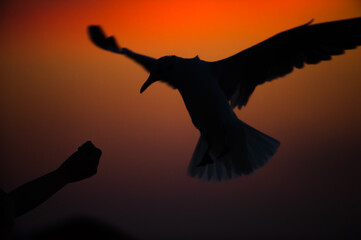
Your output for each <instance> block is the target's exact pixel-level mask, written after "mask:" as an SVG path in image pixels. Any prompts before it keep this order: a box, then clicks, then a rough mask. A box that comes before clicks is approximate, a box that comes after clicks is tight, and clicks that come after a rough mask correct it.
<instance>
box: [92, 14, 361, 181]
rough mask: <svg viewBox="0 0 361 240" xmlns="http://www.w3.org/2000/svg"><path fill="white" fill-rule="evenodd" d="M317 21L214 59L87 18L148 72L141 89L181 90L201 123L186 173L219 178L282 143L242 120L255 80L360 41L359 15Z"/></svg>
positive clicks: (249, 168)
mask: <svg viewBox="0 0 361 240" xmlns="http://www.w3.org/2000/svg"><path fill="white" fill-rule="evenodd" d="M311 23H312V21H310V22H308V23H306V24H304V25H301V26H299V27H296V28H293V29H290V30H287V31H284V32H281V33H279V34H277V35H275V36H273V37H271V38H269V39H267V40H265V41H263V42H261V43H259V44H257V45H255V46H253V47H250V48H248V49H246V50H244V51H241V52H239V53H237V54H235V55H233V56H231V57H229V58H226V59H223V60H219V61H215V62H207V61H203V60H200V59H199V58H198V56H197V57H195V58H192V59H185V58H180V57H177V56H164V57H161V58H159V59H154V58H151V57H148V56H144V55H141V54H137V53H135V52H133V51H130V50H129V49H126V48H121V47H120V46H119V45H118V44H117V42H116V40H115V38H114V37H113V36H110V37H107V36H106V35H105V34H104V32H103V31H102V29H101V27H100V26H95V25H93V26H89V27H88V33H89V37H90V39H91V41H92V42H93V43H94V44H95V45H96V46H98V47H100V48H102V49H104V50H107V51H111V52H114V53H118V54H123V55H125V56H127V57H129V58H131V59H133V60H134V61H135V62H137V63H138V64H140V65H142V66H143V67H144V68H145V69H146V70H147V71H148V72H150V75H149V78H148V79H147V80H146V82H145V83H144V85H143V86H142V88H141V90H140V92H141V93H142V92H143V91H144V90H145V89H146V88H147V87H149V86H150V85H151V84H152V83H154V82H156V81H158V80H160V81H162V82H166V83H168V84H169V85H170V86H171V87H173V88H175V89H177V90H178V91H179V92H180V94H181V96H182V98H183V100H184V103H185V105H186V108H187V110H188V112H189V114H190V116H191V119H192V122H193V124H194V126H195V127H196V128H197V129H198V130H199V131H200V138H199V141H198V144H197V146H196V148H195V151H194V153H193V156H192V159H191V162H190V164H189V167H188V175H190V176H191V177H196V178H200V179H202V180H205V181H216V182H218V181H226V180H229V179H233V178H237V177H239V176H241V175H248V174H250V173H252V172H253V171H254V170H255V169H257V168H260V167H261V166H263V165H264V164H265V163H267V161H268V160H269V158H270V157H272V156H273V155H274V154H275V152H276V150H277V148H278V147H279V142H278V141H277V140H275V139H273V138H271V137H269V136H267V135H265V134H264V133H261V132H260V131H258V130H256V129H254V128H252V127H250V126H249V125H247V124H246V123H244V122H242V121H241V120H239V119H238V118H237V116H236V114H235V113H234V112H233V108H234V107H238V108H239V109H240V108H241V107H242V106H245V105H246V104H247V102H248V99H249V97H250V96H251V94H252V93H253V91H254V89H255V88H256V86H258V85H260V84H262V83H264V82H267V81H271V80H273V79H276V78H279V77H283V76H285V75H286V74H289V73H291V72H292V71H293V69H294V67H296V68H303V67H304V64H305V63H307V64H316V63H319V62H321V61H326V60H330V59H331V56H333V55H341V54H343V53H344V51H345V50H346V49H354V48H356V47H357V46H358V45H361V17H359V18H354V19H347V20H340V21H334V22H326V23H321V24H312V25H311Z"/></svg>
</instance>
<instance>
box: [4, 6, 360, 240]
mask: <svg viewBox="0 0 361 240" xmlns="http://www.w3.org/2000/svg"><path fill="white" fill-rule="evenodd" d="M0 8H1V10H0V34H1V38H0V50H1V55H0V79H1V80H0V113H1V120H0V121H1V125H0V156H1V159H0V187H1V188H2V189H4V190H5V191H11V190H12V189H14V188H15V187H17V186H19V185H20V184H22V183H25V182H26V181H29V180H32V179H34V178H36V177H39V176H41V175H43V174H45V173H47V172H49V171H51V170H54V169H55V168H57V167H58V166H59V165H60V164H61V163H62V162H63V161H64V160H65V159H66V158H67V157H68V156H70V154H71V153H73V152H74V151H75V150H76V149H77V147H78V146H80V145H81V144H82V143H83V142H85V141H86V140H92V141H93V143H94V144H95V145H96V146H97V147H99V148H101V149H102V151H103V156H102V158H101V162H100V164H99V170H98V174H97V175H96V176H94V177H93V178H91V179H87V180H85V181H83V182H80V183H76V184H73V185H69V186H66V187H65V188H64V189H62V190H61V191H60V192H59V193H57V194H56V195H55V196H53V197H52V198H51V199H50V200H49V201H48V202H46V203H45V204H43V205H42V206H40V207H39V208H37V209H35V210H34V211H32V212H31V213H29V214H27V215H25V216H23V217H21V218H19V219H17V220H16V223H15V232H16V233H18V234H27V233H29V232H31V231H32V230H33V229H37V228H41V227H44V226H46V225H47V224H49V223H53V222H56V221H58V220H61V219H65V218H66V217H69V216H74V215H90V216H94V217H96V218H99V219H102V220H104V221H107V222H109V223H110V224H112V225H114V226H116V227H118V228H120V229H122V230H124V232H126V233H129V234H131V235H132V236H134V237H136V238H139V239H153V238H154V237H158V238H161V239H164V238H168V239H178V238H179V239H191V237H195V236H196V237H198V239H202V238H207V239H221V238H222V237H224V239H226V238H227V239H233V238H234V239H239V238H240V237H242V236H252V237H255V238H254V239H256V237H261V236H278V235H280V234H281V235H282V234H283V236H293V235H294V234H296V233H300V232H301V233H302V234H304V235H307V236H308V235H312V236H314V235H317V234H318V235H322V234H324V235H325V234H326V235H327V234H330V232H332V229H334V226H336V225H338V226H339V224H338V221H340V220H339V219H344V218H345V216H346V218H347V219H353V216H354V215H353V214H361V205H360V203H361V191H360V189H361V187H360V182H361V181H360V180H361V178H360V174H359V172H358V169H360V167H361V163H360V154H361V152H360V151H361V150H360V147H359V146H360V144H361V127H360V122H361V111H360V104H361V95H360V92H361V48H358V49H356V50H352V51H346V54H345V55H342V56H337V57H334V58H333V60H332V61H329V62H323V63H320V64H318V65H312V66H306V67H305V68H304V69H302V70H295V71H294V72H293V73H292V74H290V75H287V76H286V77H284V78H281V79H278V80H276V81H273V82H271V83H267V84H264V85H262V86H259V87H258V88H257V89H256V91H255V92H254V94H253V95H252V97H251V98H250V101H249V103H248V105H247V107H246V108H244V109H242V110H241V111H238V110H236V113H237V115H238V116H239V117H240V118H241V119H242V120H244V121H245V122H247V123H248V124H249V125H251V126H253V127H255V128H256V129H259V130H261V131H262V132H265V133H267V134H268V135H270V136H272V137H274V138H276V139H278V140H279V141H280V142H281V146H280V148H279V150H278V152H277V154H276V155H275V156H274V157H273V158H272V159H271V160H270V162H269V163H268V164H267V165H266V166H265V167H263V168H262V169H260V170H258V171H256V172H255V173H254V174H253V175H251V176H247V177H241V178H240V179H238V180H234V181H230V182H225V183H220V184H214V183H205V182H201V181H199V180H197V179H192V178H190V177H188V176H186V169H187V166H188V163H189V160H190V157H191V155H192V153H193V150H194V147H195V144H196V141H197V139H198V135H199V133H198V131H197V130H196V129H195V128H194V126H193V125H192V122H191V119H190V117H189V115H188V113H187V111H186V108H185V106H184V104H183V101H182V99H181V97H180V95H179V93H178V92H177V91H174V90H172V89H171V88H169V87H168V86H167V85H165V84H162V83H156V84H154V85H152V86H151V87H150V88H149V89H148V90H147V91H146V92H144V93H143V94H139V90H140V87H141V85H142V84H143V82H144V81H145V80H146V79H147V77H148V74H147V73H146V72H145V71H144V70H143V69H142V68H141V67H140V66H138V65H137V64H135V63H134V62H132V61H130V60H129V59H126V58H125V57H123V56H120V55H116V54H111V53H109V52H105V51H102V50H100V49H98V48H96V47H94V45H92V44H91V43H90V41H89V40H88V37H87V33H86V28H87V26H88V25H92V24H96V25H101V26H102V27H103V28H104V30H105V32H106V33H107V34H109V35H114V36H115V37H116V38H117V40H118V42H119V43H120V44H121V45H122V46H124V47H127V48H129V49H131V50H133V51H136V52H139V53H142V54H146V55H149V56H152V57H155V58H159V57H161V56H164V55H177V56H180V57H186V58H189V57H194V56H196V55H199V57H200V58H201V59H204V60H208V61H214V60H219V59H222V58H225V57H228V56H231V55H233V54H235V53H237V52H239V51H241V50H243V49H245V48H248V47H250V46H252V45H254V44H256V43H258V42H260V41H263V40H265V39H266V38H268V37H271V36H272V35H274V34H277V33H278V32H281V31H284V30H287V29H290V28H292V27H296V26H298V25H302V24H305V23H306V22H308V21H310V20H311V19H314V23H320V22H326V21H333V20H340V19H347V18H353V17H360V16H361V1H360V0H302V1H298V0H294V1H286V0H253V1H251V0H243V1H241V0H240V1H235V0H223V1H213V0H208V1H205V0H200V1H197V0H183V1H167V0H163V1H162V0H153V1H151V0H138V1H136V0H135V1H131V0H119V1H116V0H105V1H93V0H89V1H85V0H79V1H70V0H62V1H60V0H59V1H58V0H54V1H46V0H33V1H21V0H14V1H5V2H4V3H1V5H0ZM325 216H328V217H325ZM330 219H331V220H330ZM319 226H322V227H321V228H320V227H319ZM315 229H316V230H315Z"/></svg>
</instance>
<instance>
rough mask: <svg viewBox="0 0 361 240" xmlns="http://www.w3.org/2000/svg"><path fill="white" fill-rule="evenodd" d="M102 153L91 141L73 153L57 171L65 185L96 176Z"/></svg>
mask: <svg viewBox="0 0 361 240" xmlns="http://www.w3.org/2000/svg"><path fill="white" fill-rule="evenodd" d="M101 154H102V151H101V150H100V149H99V148H96V147H95V146H94V145H93V143H92V142H91V141H88V142H86V143H84V144H83V145H82V146H80V147H79V148H78V151H76V152H75V153H73V154H72V155H71V156H70V157H69V158H68V159H67V160H66V161H65V162H64V163H63V164H62V165H61V166H60V167H59V168H58V169H57V171H58V172H59V173H60V174H61V175H63V176H64V178H65V180H66V182H67V183H71V182H77V181H80V180H83V179H85V178H89V177H91V176H93V175H94V174H96V172H97V168H98V164H99V159H100V156H101Z"/></svg>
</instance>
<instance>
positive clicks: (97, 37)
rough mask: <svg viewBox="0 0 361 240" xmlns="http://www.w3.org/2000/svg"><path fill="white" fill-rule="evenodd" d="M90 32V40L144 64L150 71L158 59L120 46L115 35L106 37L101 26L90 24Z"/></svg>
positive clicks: (103, 47) (105, 48)
mask: <svg viewBox="0 0 361 240" xmlns="http://www.w3.org/2000/svg"><path fill="white" fill-rule="evenodd" d="M88 34H89V38H90V40H91V41H92V42H93V43H94V44H95V45H96V46H97V47H99V48H101V49H104V50H106V51H110V52H113V53H118V54H123V55H125V56H127V57H128V58H130V59H132V60H133V61H135V62H136V63H138V64H140V65H142V66H143V68H145V70H147V71H148V72H150V70H151V67H152V65H153V63H154V62H155V61H156V59H154V58H152V57H148V56H145V55H141V54H138V53H135V52H133V51H131V50H129V49H127V48H121V47H119V45H118V44H117V42H116V40H115V38H114V36H110V37H106V36H105V34H104V32H103V30H102V28H101V27H100V26H96V25H91V26H88Z"/></svg>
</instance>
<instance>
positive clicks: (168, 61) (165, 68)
mask: <svg viewBox="0 0 361 240" xmlns="http://www.w3.org/2000/svg"><path fill="white" fill-rule="evenodd" d="M176 58H177V57H175V56H165V57H161V58H159V59H158V60H157V61H156V62H155V63H154V64H153V66H152V69H151V71H150V75H149V77H148V79H147V81H145V83H144V84H143V86H142V88H141V89H140V93H142V92H144V91H145V89H147V88H148V87H149V86H150V85H152V83H154V82H157V81H162V82H166V83H168V84H169V85H171V86H172V87H174V88H176V87H175V85H174V83H173V80H172V79H173V78H172V69H173V66H174V64H175V61H176Z"/></svg>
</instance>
